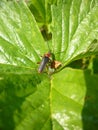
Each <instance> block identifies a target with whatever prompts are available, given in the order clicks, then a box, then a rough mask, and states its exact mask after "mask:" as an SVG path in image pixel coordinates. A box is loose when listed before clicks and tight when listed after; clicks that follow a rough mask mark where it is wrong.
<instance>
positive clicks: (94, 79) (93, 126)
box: [82, 71, 98, 130]
mask: <svg viewBox="0 0 98 130" xmlns="http://www.w3.org/2000/svg"><path fill="white" fill-rule="evenodd" d="M84 76H85V81H86V95H85V102H84V107H83V110H82V121H83V130H98V76H97V75H91V72H90V71H85V72H84Z"/></svg>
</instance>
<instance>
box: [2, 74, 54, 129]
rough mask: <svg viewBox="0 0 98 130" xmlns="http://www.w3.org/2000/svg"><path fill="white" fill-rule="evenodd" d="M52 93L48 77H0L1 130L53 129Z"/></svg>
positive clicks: (29, 75)
mask: <svg viewBox="0 0 98 130" xmlns="http://www.w3.org/2000/svg"><path fill="white" fill-rule="evenodd" d="M49 92H50V88H49V79H48V77H47V75H44V74H43V75H39V74H38V73H31V74H29V73H27V74H25V73H23V74H9V73H8V74H0V129H2V130H14V129H15V130H27V129H28V130H32V129H36V130H39V129H42V128H43V130H45V128H49V129H51V121H50V101H49Z"/></svg>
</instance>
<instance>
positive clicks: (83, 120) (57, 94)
mask: <svg viewBox="0 0 98 130" xmlns="http://www.w3.org/2000/svg"><path fill="white" fill-rule="evenodd" d="M97 80H98V76H94V75H91V74H90V72H89V71H82V70H73V69H70V68H66V69H63V71H61V72H60V73H58V74H55V75H53V77H52V81H51V97H52V98H51V106H52V107H51V113H52V120H53V128H54V129H53V130H57V129H58V130H64V129H68V130H76V129H77V130H85V129H86V130H90V129H91V130H95V129H98V120H97V119H98V114H97V113H98V103H97V100H98V85H97Z"/></svg>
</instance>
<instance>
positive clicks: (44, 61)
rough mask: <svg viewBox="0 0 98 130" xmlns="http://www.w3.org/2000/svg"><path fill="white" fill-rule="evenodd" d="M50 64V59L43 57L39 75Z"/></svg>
mask: <svg viewBox="0 0 98 130" xmlns="http://www.w3.org/2000/svg"><path fill="white" fill-rule="evenodd" d="M48 62H49V57H43V59H42V62H41V63H40V66H39V68H38V72H39V73H41V72H42V71H43V70H44V68H45V66H46V64H47V63H48Z"/></svg>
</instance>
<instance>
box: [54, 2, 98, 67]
mask: <svg viewBox="0 0 98 130" xmlns="http://www.w3.org/2000/svg"><path fill="white" fill-rule="evenodd" d="M52 27H53V36H52V42H53V43H52V44H53V45H52V48H53V49H52V50H53V52H54V53H55V55H56V53H58V52H61V53H59V54H57V55H56V59H57V60H59V61H61V62H62V63H63V66H65V65H66V64H68V63H69V62H71V61H73V60H76V59H79V58H83V57H84V56H90V55H92V54H98V0H94V1H91V0H86V1H85V0H78V1H76V0H67V1H66V0H64V1H63V2H61V1H59V2H58V5H57V6H55V5H53V6H52Z"/></svg>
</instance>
